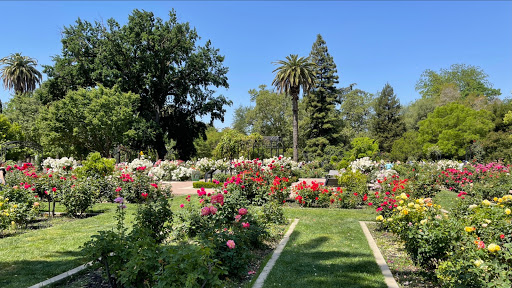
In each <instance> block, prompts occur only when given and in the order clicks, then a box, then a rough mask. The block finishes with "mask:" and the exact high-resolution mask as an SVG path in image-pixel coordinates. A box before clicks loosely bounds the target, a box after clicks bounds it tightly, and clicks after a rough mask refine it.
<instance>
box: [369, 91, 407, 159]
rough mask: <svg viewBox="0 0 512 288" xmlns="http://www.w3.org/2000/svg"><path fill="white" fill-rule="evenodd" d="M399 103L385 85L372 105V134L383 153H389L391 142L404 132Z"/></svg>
mask: <svg viewBox="0 0 512 288" xmlns="http://www.w3.org/2000/svg"><path fill="white" fill-rule="evenodd" d="M400 108H401V106H400V102H399V101H398V99H397V98H396V95H395V93H394V92H393V87H391V85H389V83H388V84H386V85H385V86H384V88H383V89H382V91H381V92H380V94H379V96H378V97H377V99H375V104H374V111H375V114H374V117H373V120H372V126H371V127H372V134H373V137H374V138H375V139H376V140H377V142H378V143H379V145H380V147H381V150H382V151H383V152H391V147H392V145H393V142H394V141H395V140H396V139H398V138H400V136H402V134H403V133H404V132H405V124H404V122H403V120H402V115H401V114H400Z"/></svg>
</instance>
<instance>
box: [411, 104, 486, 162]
mask: <svg viewBox="0 0 512 288" xmlns="http://www.w3.org/2000/svg"><path fill="white" fill-rule="evenodd" d="M493 128H494V123H493V115H492V114H491V113H490V112H489V111H486V110H480V111H476V110H474V109H471V108H469V107H466V106H464V105H461V104H457V103H451V104H448V105H445V106H441V107H437V108H436V109H435V110H434V112H432V113H431V114H429V115H428V117H427V119H425V120H423V121H420V122H419V134H418V142H419V143H420V144H421V145H422V147H423V152H424V153H425V154H427V155H428V154H429V153H430V151H431V150H432V149H433V148H434V147H436V149H439V150H440V152H441V153H442V156H443V157H448V158H449V157H459V158H462V157H463V156H465V155H466V153H467V151H468V148H469V147H470V145H471V144H472V143H474V142H475V141H478V140H480V139H483V138H485V137H486V135H487V134H488V133H489V132H490V131H492V129H493Z"/></svg>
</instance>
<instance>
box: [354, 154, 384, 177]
mask: <svg viewBox="0 0 512 288" xmlns="http://www.w3.org/2000/svg"><path fill="white" fill-rule="evenodd" d="M377 166H378V164H377V162H375V161H372V160H370V157H363V158H360V159H357V160H354V161H352V162H351V163H350V165H349V167H350V168H351V169H352V171H353V172H355V171H356V170H359V172H361V173H366V174H368V173H371V172H372V171H373V170H374V169H375V167H377Z"/></svg>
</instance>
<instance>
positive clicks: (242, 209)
mask: <svg viewBox="0 0 512 288" xmlns="http://www.w3.org/2000/svg"><path fill="white" fill-rule="evenodd" d="M238 214H240V215H242V216H243V215H245V214H247V209H245V208H240V209H238Z"/></svg>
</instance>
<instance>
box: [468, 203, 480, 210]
mask: <svg viewBox="0 0 512 288" xmlns="http://www.w3.org/2000/svg"><path fill="white" fill-rule="evenodd" d="M476 207H478V205H475V204H472V205H469V207H468V208H469V209H475V208H476Z"/></svg>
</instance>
